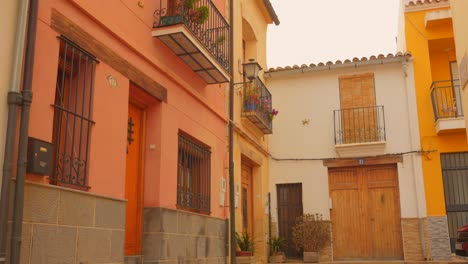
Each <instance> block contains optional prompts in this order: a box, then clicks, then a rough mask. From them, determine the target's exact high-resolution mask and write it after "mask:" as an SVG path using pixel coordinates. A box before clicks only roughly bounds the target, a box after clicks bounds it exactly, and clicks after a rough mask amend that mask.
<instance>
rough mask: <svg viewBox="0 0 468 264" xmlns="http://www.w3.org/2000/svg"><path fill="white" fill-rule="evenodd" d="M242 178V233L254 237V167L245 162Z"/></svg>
mask: <svg viewBox="0 0 468 264" xmlns="http://www.w3.org/2000/svg"><path fill="white" fill-rule="evenodd" d="M241 177H242V182H241V210H242V232H248V233H249V236H251V237H253V235H254V233H253V232H254V230H253V201H252V197H253V194H252V167H251V166H249V165H248V164H245V163H244V162H243V163H242V173H241Z"/></svg>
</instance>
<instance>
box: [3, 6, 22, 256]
mask: <svg viewBox="0 0 468 264" xmlns="http://www.w3.org/2000/svg"><path fill="white" fill-rule="evenodd" d="M18 1H19V2H18V6H17V12H16V13H17V15H18V16H17V22H16V38H15V43H14V47H15V50H14V57H13V58H14V60H13V63H12V75H11V76H12V78H11V84H10V92H9V93H8V101H7V103H8V121H7V127H6V135H5V152H4V153H5V154H4V158H3V174H2V190H1V198H0V264H1V263H5V262H6V244H7V243H6V241H7V226H8V224H7V223H8V212H9V210H8V209H9V205H10V201H9V198H10V188H11V178H12V174H13V153H14V148H15V146H14V143H15V142H16V125H17V119H18V115H17V112H18V106H19V105H20V104H21V96H20V94H19V92H18V91H19V90H20V82H21V72H22V69H23V52H24V42H25V41H24V40H25V36H26V26H27V25H26V23H27V19H28V4H29V1H28V0H18Z"/></svg>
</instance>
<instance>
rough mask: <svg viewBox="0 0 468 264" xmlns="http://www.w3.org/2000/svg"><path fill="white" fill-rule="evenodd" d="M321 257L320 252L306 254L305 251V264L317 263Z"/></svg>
mask: <svg viewBox="0 0 468 264" xmlns="http://www.w3.org/2000/svg"><path fill="white" fill-rule="evenodd" d="M319 259H320V255H319V253H318V252H305V251H304V262H305V263H317V262H319Z"/></svg>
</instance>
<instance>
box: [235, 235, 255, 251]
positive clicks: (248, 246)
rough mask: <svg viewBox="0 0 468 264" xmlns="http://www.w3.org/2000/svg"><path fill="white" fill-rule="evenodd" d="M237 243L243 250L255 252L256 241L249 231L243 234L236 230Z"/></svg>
mask: <svg viewBox="0 0 468 264" xmlns="http://www.w3.org/2000/svg"><path fill="white" fill-rule="evenodd" d="M236 244H237V246H239V249H240V250H241V251H248V252H254V250H255V247H254V241H253V239H252V238H251V237H250V235H249V233H247V232H243V233H242V234H239V233H237V232H236Z"/></svg>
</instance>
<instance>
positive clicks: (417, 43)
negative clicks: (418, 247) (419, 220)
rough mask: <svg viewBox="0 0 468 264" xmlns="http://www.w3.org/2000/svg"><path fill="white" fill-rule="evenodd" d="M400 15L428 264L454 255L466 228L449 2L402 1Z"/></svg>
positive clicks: (463, 149)
mask: <svg viewBox="0 0 468 264" xmlns="http://www.w3.org/2000/svg"><path fill="white" fill-rule="evenodd" d="M458 2H461V1H458ZM465 4H466V3H465ZM401 10H402V14H401V17H400V34H399V36H398V41H399V43H400V45H399V49H405V50H407V51H410V52H411V53H412V55H413V58H414V76H415V87H416V97H417V109H418V118H419V129H420V138H421V148H422V150H423V151H425V154H423V159H422V161H423V162H422V165H423V174H424V186H425V198H426V210H427V217H426V219H425V220H424V231H423V232H422V235H424V238H425V242H426V244H425V247H424V248H423V252H424V254H425V258H427V259H435V260H437V259H448V258H449V257H450V255H451V252H453V251H454V242H455V238H456V229H457V228H458V227H459V226H460V225H462V224H466V223H464V222H463V219H464V218H463V217H465V215H466V214H468V212H467V211H464V210H465V209H466V208H464V207H466V206H465V204H468V196H467V195H465V194H464V192H466V190H465V189H466V188H467V187H465V186H464V185H466V183H465V184H463V183H464V182H466V181H467V180H468V171H467V170H466V165H467V164H465V163H467V161H466V160H467V158H468V154H467V153H468V144H467V140H466V132H465V119H464V115H463V103H462V99H461V87H460V81H459V79H460V78H459V73H458V67H457V65H458V63H457V49H456V48H455V41H454V31H453V26H452V25H453V20H452V10H451V8H450V2H449V1H421V0H418V1H409V2H408V1H402V9H401ZM465 10H466V8H465ZM465 20H466V18H465ZM465 25H466V23H465ZM465 105H466V104H465ZM465 219H466V218H465Z"/></svg>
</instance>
